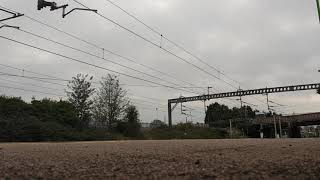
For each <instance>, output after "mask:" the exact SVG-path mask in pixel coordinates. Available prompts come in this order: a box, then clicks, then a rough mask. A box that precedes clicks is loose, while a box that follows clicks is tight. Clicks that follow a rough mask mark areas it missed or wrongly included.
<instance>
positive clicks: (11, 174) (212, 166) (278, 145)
mask: <svg viewBox="0 0 320 180" xmlns="http://www.w3.org/2000/svg"><path fill="white" fill-rule="evenodd" d="M6 178H9V179H31V178H32V179H225V178H234V179H249V178H252V179H270V178H276V179H320V139H286V140H260V139H247V140H174V141H116V142H81V143H13V144H0V179H6Z"/></svg>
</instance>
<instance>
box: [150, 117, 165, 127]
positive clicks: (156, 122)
mask: <svg viewBox="0 0 320 180" xmlns="http://www.w3.org/2000/svg"><path fill="white" fill-rule="evenodd" d="M167 127H168V126H167V125H166V124H165V123H164V122H162V121H160V120H157V119H156V120H153V121H152V122H151V124H150V128H153V129H154V128H167Z"/></svg>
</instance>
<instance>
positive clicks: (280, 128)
mask: <svg viewBox="0 0 320 180" xmlns="http://www.w3.org/2000/svg"><path fill="white" fill-rule="evenodd" d="M279 131H280V132H279V135H280V138H282V126H281V117H280V116H279Z"/></svg>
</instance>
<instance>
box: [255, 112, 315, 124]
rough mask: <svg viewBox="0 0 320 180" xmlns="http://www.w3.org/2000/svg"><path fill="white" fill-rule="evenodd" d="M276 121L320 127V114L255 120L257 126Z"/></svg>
mask: <svg viewBox="0 0 320 180" xmlns="http://www.w3.org/2000/svg"><path fill="white" fill-rule="evenodd" d="M274 120H276V121H279V120H280V121H281V123H295V124H296V125H299V126H306V125H320V112H316V113H307V114H297V115H289V116H274V117H265V118H256V119H255V120H253V123H255V124H273V123H274Z"/></svg>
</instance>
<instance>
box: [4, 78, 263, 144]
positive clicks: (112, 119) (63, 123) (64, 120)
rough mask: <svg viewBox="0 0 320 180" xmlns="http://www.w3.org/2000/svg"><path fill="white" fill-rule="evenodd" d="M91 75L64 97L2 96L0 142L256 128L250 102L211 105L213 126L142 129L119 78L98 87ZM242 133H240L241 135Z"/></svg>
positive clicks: (191, 135) (223, 133) (202, 135)
mask: <svg viewBox="0 0 320 180" xmlns="http://www.w3.org/2000/svg"><path fill="white" fill-rule="evenodd" d="M92 79H93V78H92V77H89V76H88V75H82V74H78V75H77V76H76V77H73V78H72V80H71V81H70V82H69V84H68V90H67V92H66V93H67V95H68V99H67V100H66V101H65V100H59V101H55V100H51V99H49V98H46V99H42V100H36V99H34V98H33V99H32V101H31V102H30V103H27V102H25V101H23V100H22V99H21V98H17V97H7V96H0V141H80V140H112V139H209V138H225V137H229V135H227V131H228V128H229V120H230V119H240V120H243V121H240V122H237V123H234V125H233V128H235V130H234V133H233V134H234V136H236V133H235V132H237V130H239V131H238V132H239V133H238V134H240V131H241V132H242V134H244V133H243V132H246V133H245V135H247V136H250V134H253V133H250V132H251V131H252V132H254V133H255V134H254V135H252V137H255V136H258V135H257V134H256V132H258V131H257V128H259V127H255V126H253V125H251V124H250V122H249V121H246V119H248V118H254V116H255V111H254V110H253V109H252V108H251V107H250V106H243V107H242V108H233V109H229V108H228V107H227V106H225V105H220V104H218V103H214V104H211V105H210V106H209V107H208V110H207V114H206V117H205V122H206V123H207V124H209V125H210V126H209V127H206V128H204V127H197V126H195V125H192V124H190V123H187V124H178V125H176V126H174V127H173V128H168V126H167V125H166V124H165V123H163V122H162V121H160V120H154V121H153V122H152V123H151V124H150V128H149V129H147V130H145V129H144V130H143V131H142V129H141V123H140V119H139V112H138V110H137V108H136V107H135V106H134V105H132V104H131V103H130V101H129V98H128V97H127V93H126V91H125V90H124V89H122V88H121V86H120V83H119V80H118V77H117V76H114V75H107V76H106V77H103V78H102V81H101V82H100V87H98V88H97V90H95V89H94V88H92V82H91V81H92ZM239 136H240V135H239Z"/></svg>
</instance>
